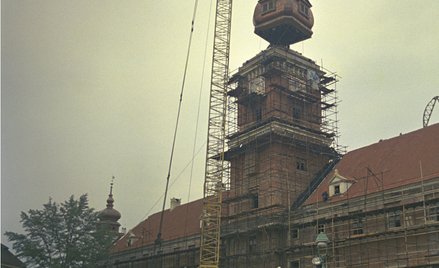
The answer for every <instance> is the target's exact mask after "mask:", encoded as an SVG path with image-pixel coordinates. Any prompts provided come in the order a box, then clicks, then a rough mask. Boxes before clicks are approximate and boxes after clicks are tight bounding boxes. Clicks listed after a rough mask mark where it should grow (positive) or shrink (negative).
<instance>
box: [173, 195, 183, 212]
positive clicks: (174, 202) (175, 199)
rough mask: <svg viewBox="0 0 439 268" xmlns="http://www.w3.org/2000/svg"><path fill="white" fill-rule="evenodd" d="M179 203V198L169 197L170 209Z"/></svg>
mask: <svg viewBox="0 0 439 268" xmlns="http://www.w3.org/2000/svg"><path fill="white" fill-rule="evenodd" d="M179 205H181V198H175V197H173V198H171V210H173V209H174V208H176V207H178V206H179Z"/></svg>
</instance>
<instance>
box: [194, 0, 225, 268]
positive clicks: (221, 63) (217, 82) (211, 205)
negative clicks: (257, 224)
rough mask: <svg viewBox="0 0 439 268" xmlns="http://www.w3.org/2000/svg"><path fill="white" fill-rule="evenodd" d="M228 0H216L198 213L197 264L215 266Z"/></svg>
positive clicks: (222, 136) (220, 175) (219, 221)
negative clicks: (204, 163)
mask: <svg viewBox="0 0 439 268" xmlns="http://www.w3.org/2000/svg"><path fill="white" fill-rule="evenodd" d="M231 19H232V0H217V1H216V11H215V32H214V41H213V56H212V73H211V85H210V101H209V123H208V135H207V150H206V170H205V181H204V196H203V197H204V202H203V212H202V215H201V241H200V267H201V268H213V267H215V268H217V267H218V265H219V255H220V254H219V250H220V227H221V203H222V190H223V187H222V185H223V176H224V171H225V168H226V167H225V163H224V151H225V139H226V110H227V107H226V106H227V82H228V76H229V54H230V29H231Z"/></svg>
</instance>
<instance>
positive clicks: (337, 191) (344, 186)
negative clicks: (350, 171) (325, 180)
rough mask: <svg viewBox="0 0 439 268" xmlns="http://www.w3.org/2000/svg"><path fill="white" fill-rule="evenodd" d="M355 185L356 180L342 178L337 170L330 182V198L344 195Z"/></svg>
mask: <svg viewBox="0 0 439 268" xmlns="http://www.w3.org/2000/svg"><path fill="white" fill-rule="evenodd" d="M354 183H355V180H350V179H347V178H345V177H343V176H341V175H340V173H339V172H338V169H336V170H335V172H334V175H333V176H332V178H331V180H330V181H329V197H331V196H337V195H341V194H344V193H345V192H346V191H347V190H348V189H349V188H350V187H351V186H352V184H354Z"/></svg>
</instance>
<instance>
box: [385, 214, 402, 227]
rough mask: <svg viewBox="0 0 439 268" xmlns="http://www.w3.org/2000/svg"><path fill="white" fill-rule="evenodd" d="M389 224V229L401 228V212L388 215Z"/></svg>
mask: <svg viewBox="0 0 439 268" xmlns="http://www.w3.org/2000/svg"><path fill="white" fill-rule="evenodd" d="M387 224H388V227H389V228H396V227H401V210H396V211H390V212H389V213H387Z"/></svg>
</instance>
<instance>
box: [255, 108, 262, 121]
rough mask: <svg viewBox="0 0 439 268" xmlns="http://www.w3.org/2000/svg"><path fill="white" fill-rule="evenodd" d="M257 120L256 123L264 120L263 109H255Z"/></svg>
mask: <svg viewBox="0 0 439 268" xmlns="http://www.w3.org/2000/svg"><path fill="white" fill-rule="evenodd" d="M255 118H256V121H261V120H262V109H261V108H256V109H255Z"/></svg>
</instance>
